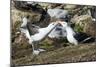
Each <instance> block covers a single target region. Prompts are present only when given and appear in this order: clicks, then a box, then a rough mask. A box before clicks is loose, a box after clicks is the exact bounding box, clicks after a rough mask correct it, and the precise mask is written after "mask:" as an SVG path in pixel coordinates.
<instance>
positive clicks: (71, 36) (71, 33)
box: [59, 21, 78, 45]
mask: <svg viewBox="0 0 100 67" xmlns="http://www.w3.org/2000/svg"><path fill="white" fill-rule="evenodd" d="M59 23H61V25H62V26H63V27H64V28H65V29H66V32H67V40H68V41H69V42H70V43H72V44H75V45H78V41H77V40H76V39H75V37H74V36H75V34H76V33H75V32H74V30H73V29H72V28H71V27H70V26H69V25H68V24H67V22H64V21H59Z"/></svg>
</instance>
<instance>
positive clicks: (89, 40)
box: [81, 37, 95, 43]
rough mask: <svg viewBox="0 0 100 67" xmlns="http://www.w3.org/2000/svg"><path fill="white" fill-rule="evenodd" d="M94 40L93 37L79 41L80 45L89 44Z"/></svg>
mask: <svg viewBox="0 0 100 67" xmlns="http://www.w3.org/2000/svg"><path fill="white" fill-rule="evenodd" d="M94 41H95V38H93V37H88V38H86V39H84V40H83V41H81V43H90V42H94Z"/></svg>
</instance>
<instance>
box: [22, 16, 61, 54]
mask: <svg viewBox="0 0 100 67" xmlns="http://www.w3.org/2000/svg"><path fill="white" fill-rule="evenodd" d="M57 25H59V23H57V22H52V23H50V24H49V25H48V26H47V27H45V28H38V27H34V26H33V25H32V23H29V21H28V18H27V17H24V18H23V23H22V25H21V32H22V33H25V36H26V37H27V38H28V39H29V43H30V44H31V45H32V48H33V54H35V55H38V54H39V53H40V52H41V51H44V50H43V49H39V48H38V43H39V42H40V41H42V40H44V39H45V38H46V37H47V36H48V34H49V33H50V32H51V31H52V30H53V29H54V28H55V27H56V26H57Z"/></svg>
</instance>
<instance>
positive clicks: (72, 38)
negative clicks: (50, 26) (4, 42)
mask: <svg viewBox="0 0 100 67" xmlns="http://www.w3.org/2000/svg"><path fill="white" fill-rule="evenodd" d="M58 22H59V23H60V24H61V25H62V26H63V28H64V29H65V30H66V33H67V35H66V37H67V40H68V41H69V42H70V43H72V44H74V45H78V43H90V42H94V41H95V38H93V37H91V36H90V35H87V34H86V33H82V32H75V31H74V30H73V29H72V28H71V26H70V25H69V24H68V23H67V22H65V21H58Z"/></svg>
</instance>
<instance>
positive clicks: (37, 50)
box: [32, 42, 45, 55]
mask: <svg viewBox="0 0 100 67" xmlns="http://www.w3.org/2000/svg"><path fill="white" fill-rule="evenodd" d="M32 48H33V55H38V54H39V53H40V52H43V51H45V50H44V49H39V44H38V42H33V44H32Z"/></svg>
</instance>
